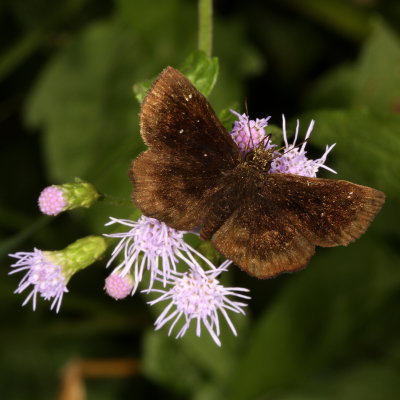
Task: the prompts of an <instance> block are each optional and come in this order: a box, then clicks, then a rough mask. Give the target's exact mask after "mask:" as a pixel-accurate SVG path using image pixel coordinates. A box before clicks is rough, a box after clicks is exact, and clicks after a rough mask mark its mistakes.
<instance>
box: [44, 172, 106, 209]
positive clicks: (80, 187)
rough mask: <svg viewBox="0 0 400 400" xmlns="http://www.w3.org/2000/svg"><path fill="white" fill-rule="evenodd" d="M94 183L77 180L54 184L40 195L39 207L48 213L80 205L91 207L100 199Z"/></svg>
mask: <svg viewBox="0 0 400 400" xmlns="http://www.w3.org/2000/svg"><path fill="white" fill-rule="evenodd" d="M99 197H100V195H99V194H98V193H97V191H96V189H95V188H94V186H93V185H91V184H90V183H88V182H82V181H80V180H77V182H74V183H64V184H63V185H52V186H48V187H46V188H44V189H43V190H42V192H41V193H40V196H39V200H38V203H39V209H40V211H41V212H42V213H43V214H46V215H58V214H60V213H61V212H63V211H66V210H73V209H74V208H78V207H86V208H87V207H90V206H91V205H93V204H94V203H95V202H96V201H97V200H98V199H99Z"/></svg>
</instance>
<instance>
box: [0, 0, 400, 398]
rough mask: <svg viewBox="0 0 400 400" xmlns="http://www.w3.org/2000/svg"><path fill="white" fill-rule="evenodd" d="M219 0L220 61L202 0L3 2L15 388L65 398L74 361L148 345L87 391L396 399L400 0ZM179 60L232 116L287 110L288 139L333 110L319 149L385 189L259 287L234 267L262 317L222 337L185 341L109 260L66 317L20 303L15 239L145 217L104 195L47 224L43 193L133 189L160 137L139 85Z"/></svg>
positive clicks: (67, 238) (5, 304) (315, 138)
mask: <svg viewBox="0 0 400 400" xmlns="http://www.w3.org/2000/svg"><path fill="white" fill-rule="evenodd" d="M215 3H216V5H215V6H216V10H215V30H214V47H213V48H214V50H213V52H214V53H213V55H214V56H216V57H217V58H218V59H215V58H211V59H210V58H207V57H205V56H204V54H202V53H200V52H197V51H196V45H197V38H196V35H197V15H196V12H197V9H196V2H195V1H185V0H169V1H164V0H154V1H147V0H135V1H130V0H114V1H112V0H102V1H97V2H95V1H93V0H86V1H84V0H78V1H69V0H63V1H60V2H58V3H57V7H55V6H54V4H53V3H51V2H50V3H49V2H46V1H44V0H31V1H29V2H26V1H21V0H20V1H11V0H7V1H3V2H2V4H1V6H0V22H1V23H0V32H1V35H0V36H1V40H0V52H1V62H0V79H1V81H0V87H1V90H0V123H1V133H2V144H1V146H0V169H1V181H2V188H1V193H0V241H1V242H0V257H1V277H0V301H1V304H2V306H1V309H0V313H1V314H0V316H1V318H2V328H1V330H0V343H1V349H0V351H1V355H2V357H1V360H0V390H1V398H5V399H7V400H14V399H15V400H21V399H30V400H31V399H32V400H35V399H38V400H39V399H40V400H46V399H54V398H55V397H56V394H57V391H58V383H59V381H58V377H59V372H60V371H61V369H62V367H63V366H64V365H65V364H66V363H67V362H69V361H70V360H72V359H76V358H83V359H84V358H90V359H96V358H97V359H108V358H118V357H121V358H127V357H128V358H129V357H134V358H137V359H138V360H139V362H140V363H141V370H142V374H140V375H139V376H137V377H135V378H134V379H129V378H128V379H120V380H115V381H114V380H112V379H110V380H107V379H98V380H96V379H94V380H90V383H89V384H88V398H89V399H123V400H125V399H129V398H135V399H148V398H163V399H165V398H167V399H169V398H171V399H175V398H182V399H186V398H190V399H194V400H214V399H221V398H229V399H233V400H252V399H258V400H261V399H263V400H264V399H265V400H269V399H274V400H305V399H307V400H317V399H318V400H320V399H327V400H331V399H332V400H336V399H343V400H358V399H360V400H365V399H366V400H370V399H371V400H374V399H380V398H382V399H397V398H398V393H399V392H400V380H399V379H398V377H399V370H400V339H399V338H400V323H399V321H400V319H399V315H400V253H399V250H398V248H399V246H398V245H399V239H400V236H399V228H398V221H399V220H400V211H399V209H400V207H399V203H400V185H399V183H398V182H399V176H400V161H399V160H400V158H399V154H400V114H399V112H400V44H399V42H400V39H399V31H398V27H399V25H400V11H399V7H398V4H397V2H396V1H394V0H393V1H387V2H345V1H342V0H324V1H321V2H313V1H295V0H286V1H283V2H282V1H269V2H258V1H255V0H254V1H249V2H247V3H246V4H245V3H244V2H239V1H233V2H227V1H221V2H215ZM368 3H369V5H368ZM383 3H384V4H383ZM344 16H345V18H344ZM167 65H172V66H174V67H177V68H182V69H183V70H184V71H185V72H186V73H187V74H188V76H189V78H191V79H192V80H193V82H194V84H195V85H196V86H197V87H198V88H199V90H201V91H202V92H203V93H204V94H206V95H210V93H211V90H212V94H211V96H210V101H211V103H212V104H213V106H214V107H215V111H216V112H217V113H218V115H220V118H221V120H222V121H223V123H224V125H225V126H226V127H227V128H228V129H229V127H230V126H231V125H232V123H233V121H234V118H232V115H231V114H230V113H229V111H228V109H229V108H234V109H235V110H237V111H239V112H241V113H242V112H244V111H245V103H246V100H247V102H248V104H249V114H250V116H251V117H252V118H254V119H255V118H257V117H258V118H262V117H266V116H268V115H270V114H272V117H273V118H272V119H271V120H270V123H271V124H272V125H273V127H271V133H273V135H274V137H273V140H274V142H276V143H277V142H278V141H279V139H278V138H279V135H280V125H281V114H282V113H285V115H286V117H287V119H288V121H289V122H288V126H289V127H290V128H293V127H294V126H295V119H296V118H299V119H300V127H301V134H304V133H305V131H306V127H307V125H308V123H309V121H310V119H312V118H313V119H315V120H316V125H315V128H314V132H313V134H312V136H311V142H310V144H311V146H310V155H311V156H312V157H313V158H317V157H319V155H320V154H321V153H322V152H323V149H324V147H325V145H326V144H331V143H337V145H336V147H335V149H334V150H333V151H332V153H331V154H330V155H329V157H328V162H327V164H328V165H329V166H331V167H333V168H334V169H335V170H337V171H338V175H337V177H338V178H340V179H347V180H351V181H353V182H355V183H359V184H363V185H369V186H372V187H374V188H376V189H380V190H382V191H384V192H385V193H386V196H387V202H386V204H385V206H384V208H383V210H382V212H381V213H380V214H379V215H378V217H377V218H376V220H375V221H374V222H373V224H372V226H371V228H370V229H369V230H368V231H367V233H366V234H365V235H364V236H363V237H362V238H361V239H360V240H359V241H358V242H356V243H354V244H352V245H350V246H349V247H346V248H344V247H342V248H334V249H319V250H320V251H318V253H317V255H316V256H315V257H314V258H313V260H312V262H311V264H310V266H309V267H308V268H307V269H306V270H304V271H302V272H299V273H296V274H293V275H287V276H281V277H278V278H277V279H274V280H267V281H258V280H255V279H250V278H248V277H247V276H245V274H244V273H242V272H240V271H239V270H233V269H232V272H231V273H230V274H227V276H226V277H224V279H225V280H226V282H225V281H224V284H226V285H229V286H246V287H249V288H250V289H251V290H252V291H251V295H252V297H253V298H252V300H251V301H250V302H249V304H250V305H249V307H248V313H247V315H246V316H245V317H244V316H236V315H235V316H233V321H234V323H235V326H236V328H237V330H238V336H237V337H235V336H233V335H232V333H231V332H230V330H229V329H228V328H227V326H226V324H224V323H223V320H222V319H221V325H222V326H221V328H222V331H223V332H222V335H221V341H222V343H223V345H222V347H221V348H219V347H217V346H215V344H214V343H213V342H212V340H211V339H210V338H209V337H207V336H206V335H204V336H202V337H201V338H200V339H199V338H197V337H196V336H195V332H194V329H191V330H190V331H189V332H188V333H187V335H186V336H185V337H184V338H183V339H180V340H175V339H174V338H173V337H171V338H169V337H168V336H167V334H168V329H166V328H163V329H162V330H161V331H160V332H154V331H153V329H152V323H153V321H154V318H156V316H157V315H158V313H159V311H160V309H161V308H160V306H161V305H158V306H157V307H154V308H152V309H150V308H149V306H147V305H146V304H145V301H148V300H149V299H148V298H147V297H141V295H137V296H135V297H133V298H129V299H127V300H125V301H121V302H115V301H114V300H112V299H109V298H108V297H106V296H105V295H104V294H103V286H104V278H105V277H106V276H107V274H108V271H105V269H104V265H105V262H106V260H102V261H100V262H98V263H96V264H95V265H93V266H92V267H91V268H89V269H88V270H85V271H82V272H81V273H80V274H79V275H78V276H76V277H73V278H72V280H71V282H70V284H69V286H68V287H69V290H70V292H69V293H68V294H67V295H66V296H65V299H64V301H63V304H62V307H61V310H60V314H59V315H56V314H54V313H53V312H50V311H49V310H48V305H49V304H48V303H47V302H44V301H39V304H38V310H37V311H36V312H35V313H33V312H32V311H31V309H30V306H27V307H25V308H21V307H20V304H21V303H22V301H23V298H24V296H22V295H14V294H13V293H12V292H13V290H15V288H16V285H17V283H18V281H19V279H20V276H15V275H14V276H7V273H8V271H9V265H10V263H11V260H10V259H9V258H8V257H7V256H6V254H7V253H9V252H16V251H30V250H31V249H32V248H33V247H37V248H41V249H46V250H55V249H61V248H63V247H66V246H67V245H68V244H69V243H71V242H72V241H74V240H76V239H77V238H79V237H82V236H84V235H87V234H90V233H104V232H107V231H108V229H107V228H105V227H104V226H103V225H104V223H105V222H107V219H108V216H115V217H124V218H129V217H130V216H131V215H132V213H133V212H134V210H133V208H132V207H130V206H129V205H127V206H123V207H121V206H115V205H110V204H108V205H106V204H105V203H104V204H103V203H99V204H97V205H95V206H94V207H92V208H91V209H89V210H84V211H82V210H76V211H73V212H70V213H68V214H66V215H62V216H60V217H58V218H56V219H52V218H44V217H41V216H40V215H39V212H38V210H37V209H36V208H37V207H36V200H37V196H38V194H39V192H40V190H41V189H42V188H43V187H44V186H46V185H49V184H53V183H64V182H66V181H73V180H74V178H75V177H79V178H82V179H84V180H88V181H90V182H91V183H93V184H94V185H95V186H96V188H97V189H98V190H99V191H100V192H102V193H103V192H106V193H107V194H109V195H111V196H116V197H119V198H122V199H125V200H129V196H130V192H131V185H130V182H129V179H128V176H127V173H128V172H127V171H128V168H129V165H130V162H131V160H132V159H133V158H134V157H135V156H136V155H137V154H138V153H139V152H140V151H142V150H143V149H144V146H143V144H142V142H141V139H140V135H139V128H138V118H137V117H138V113H139V102H138V101H137V99H139V100H141V99H142V98H143V96H144V94H145V91H146V88H147V87H148V86H149V85H150V83H151V79H152V78H153V77H155V76H157V74H158V73H159V72H160V71H161V70H162V69H163V68H165V67H166V66H167ZM217 77H218V79H217ZM143 82H145V83H143ZM214 85H215V86H214ZM135 96H136V98H135ZM232 105H234V106H232ZM322 175H323V176H324V177H332V175H331V174H330V173H329V172H323V173H322ZM335 177H336V176H335ZM128 204H129V203H128ZM192 241H193V243H194V244H198V240H196V239H195V238H192ZM201 248H202V250H203V251H204V252H205V253H207V254H208V255H209V256H210V258H212V259H213V260H214V261H217V259H218V256H217V255H216V254H215V253H214V252H213V250H212V249H210V248H209V246H208V245H207V244H206V243H203V244H201ZM192 328H193V327H192ZM175 332H176V331H175Z"/></svg>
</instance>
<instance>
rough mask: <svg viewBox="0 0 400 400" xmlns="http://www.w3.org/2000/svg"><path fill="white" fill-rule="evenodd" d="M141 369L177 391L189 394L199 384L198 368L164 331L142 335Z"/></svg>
mask: <svg viewBox="0 0 400 400" xmlns="http://www.w3.org/2000/svg"><path fill="white" fill-rule="evenodd" d="M142 370H143V372H144V374H145V375H146V376H147V377H149V378H150V379H152V380H154V381H155V382H158V383H160V384H162V385H164V386H166V387H168V388H170V389H172V390H174V391H175V392H177V393H181V394H186V395H187V394H189V393H192V392H193V391H194V390H195V388H196V387H198V386H200V385H201V382H202V377H201V373H200V371H199V369H198V368H197V367H196V366H195V365H194V364H193V363H192V362H191V360H190V358H189V357H187V355H186V354H185V353H184V352H183V351H182V349H181V346H180V344H179V342H178V341H177V340H176V339H172V338H170V337H168V336H167V335H166V334H165V332H154V331H147V332H146V334H145V336H144V343H143V357H142Z"/></svg>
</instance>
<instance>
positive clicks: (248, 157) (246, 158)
mask: <svg viewBox="0 0 400 400" xmlns="http://www.w3.org/2000/svg"><path fill="white" fill-rule="evenodd" d="M254 155H255V151H254V150H250V151H248V152H247V153H246V154H245V155H244V161H253V160H254Z"/></svg>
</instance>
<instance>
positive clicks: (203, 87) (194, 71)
mask: <svg viewBox="0 0 400 400" xmlns="http://www.w3.org/2000/svg"><path fill="white" fill-rule="evenodd" d="M180 70H181V72H182V73H183V74H184V75H186V76H187V78H188V79H189V80H190V81H191V82H192V83H193V85H194V86H196V88H197V89H198V90H199V91H200V92H201V93H202V94H204V96H206V97H207V96H209V94H210V93H211V91H212V89H213V87H214V85H215V83H216V82H217V78H218V71H219V65H218V58H217V57H208V56H207V55H206V54H205V53H204V52H202V51H194V52H193V53H191V54H190V55H189V56H188V57H187V59H186V60H185V62H184V63H183V65H182V67H181V69H180Z"/></svg>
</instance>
